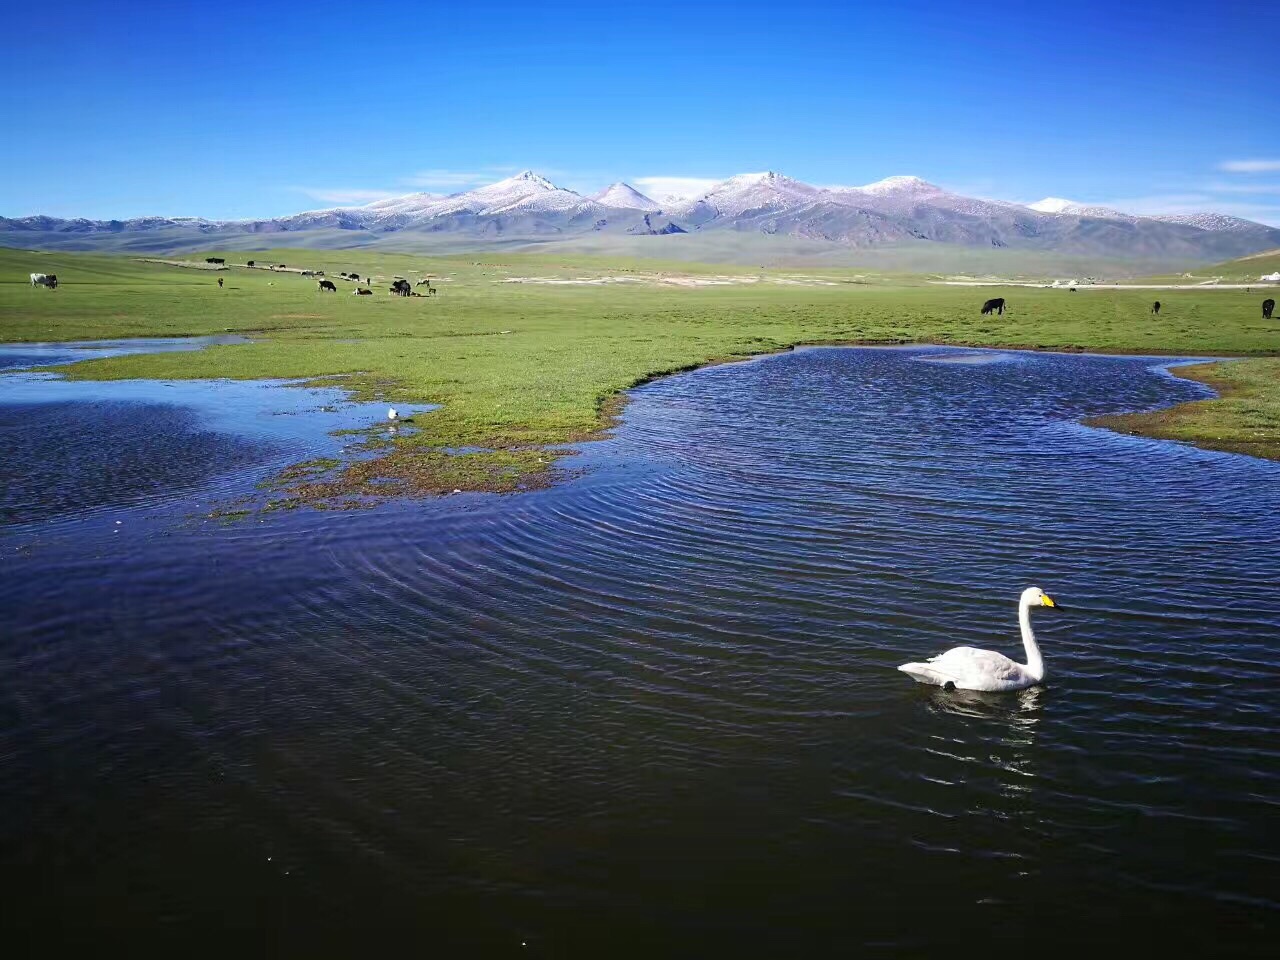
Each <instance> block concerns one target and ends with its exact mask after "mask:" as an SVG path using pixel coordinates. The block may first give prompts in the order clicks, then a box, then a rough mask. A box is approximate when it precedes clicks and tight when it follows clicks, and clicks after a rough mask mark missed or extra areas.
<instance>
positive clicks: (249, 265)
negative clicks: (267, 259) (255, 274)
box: [245, 260, 253, 267]
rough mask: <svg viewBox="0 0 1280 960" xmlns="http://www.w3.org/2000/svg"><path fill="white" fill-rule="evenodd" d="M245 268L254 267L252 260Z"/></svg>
mask: <svg viewBox="0 0 1280 960" xmlns="http://www.w3.org/2000/svg"><path fill="white" fill-rule="evenodd" d="M245 266H246V267H252V266H253V261H252V260H250V261H249V262H248V263H246V264H245Z"/></svg>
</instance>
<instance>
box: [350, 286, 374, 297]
mask: <svg viewBox="0 0 1280 960" xmlns="http://www.w3.org/2000/svg"><path fill="white" fill-rule="evenodd" d="M354 295H355V296H357V297H372V296H373V291H372V290H366V289H365V288H364V287H358V288H356V290H355V291H354Z"/></svg>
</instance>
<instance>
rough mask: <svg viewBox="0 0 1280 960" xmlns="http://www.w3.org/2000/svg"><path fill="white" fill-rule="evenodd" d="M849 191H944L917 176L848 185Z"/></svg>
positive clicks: (921, 193) (918, 193)
mask: <svg viewBox="0 0 1280 960" xmlns="http://www.w3.org/2000/svg"><path fill="white" fill-rule="evenodd" d="M848 189H849V190H850V191H857V192H859V193H871V194H886V193H897V194H911V195H912V196H917V197H930V196H937V195H939V194H943V193H946V192H947V191H945V190H943V189H942V188H941V187H939V186H937V185H935V184H932V183H930V182H929V181H928V180H922V179H920V178H919V177H885V178H884V179H883V180H877V181H876V182H875V183H868V184H864V185H863V186H861V187H850V188H848Z"/></svg>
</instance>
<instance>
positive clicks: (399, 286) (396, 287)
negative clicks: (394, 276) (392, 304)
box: [391, 280, 413, 297]
mask: <svg viewBox="0 0 1280 960" xmlns="http://www.w3.org/2000/svg"><path fill="white" fill-rule="evenodd" d="M391 292H392V293H393V294H395V295H396V296H397V297H407V296H409V294H411V293H413V287H411V286H409V281H408V280H397V281H396V282H395V283H393V284H392V285H391Z"/></svg>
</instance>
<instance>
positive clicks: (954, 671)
mask: <svg viewBox="0 0 1280 960" xmlns="http://www.w3.org/2000/svg"><path fill="white" fill-rule="evenodd" d="M1057 606H1058V604H1057V603H1056V602H1055V601H1054V600H1053V598H1052V597H1050V596H1049V595H1048V594H1047V593H1045V592H1044V591H1043V590H1041V589H1040V588H1039V587H1027V589H1025V590H1023V591H1022V596H1021V597H1019V598H1018V625H1019V626H1020V627H1021V628H1022V646H1023V649H1025V650H1026V653H1027V662H1026V663H1018V662H1017V661H1016V660H1010V659H1009V658H1008V657H1006V656H1005V655H1004V654H1003V653H997V652H996V651H994V650H978V649H976V648H974V647H954V648H952V649H951V650H948V651H947V652H946V653H940V654H938V655H937V656H936V657H930V658H929V659H928V660H927V661H925V662H924V663H904V664H903V665H902V666H900V667H898V669H899V670H901V671H902V672H903V673H905V674H906V675H907V676H909V677H910V678H911V679H912V680H915V681H916V682H917V683H932V684H934V685H936V686H939V687H942V688H943V689H944V690H985V691H989V692H999V691H1004V690H1025V689H1026V688H1027V687H1033V686H1035V685H1036V684H1038V683H1041V682H1042V681H1043V680H1044V658H1043V657H1041V656H1040V647H1039V646H1038V645H1037V644H1036V635H1035V633H1034V632H1032V630H1031V608H1032V607H1057Z"/></svg>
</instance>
